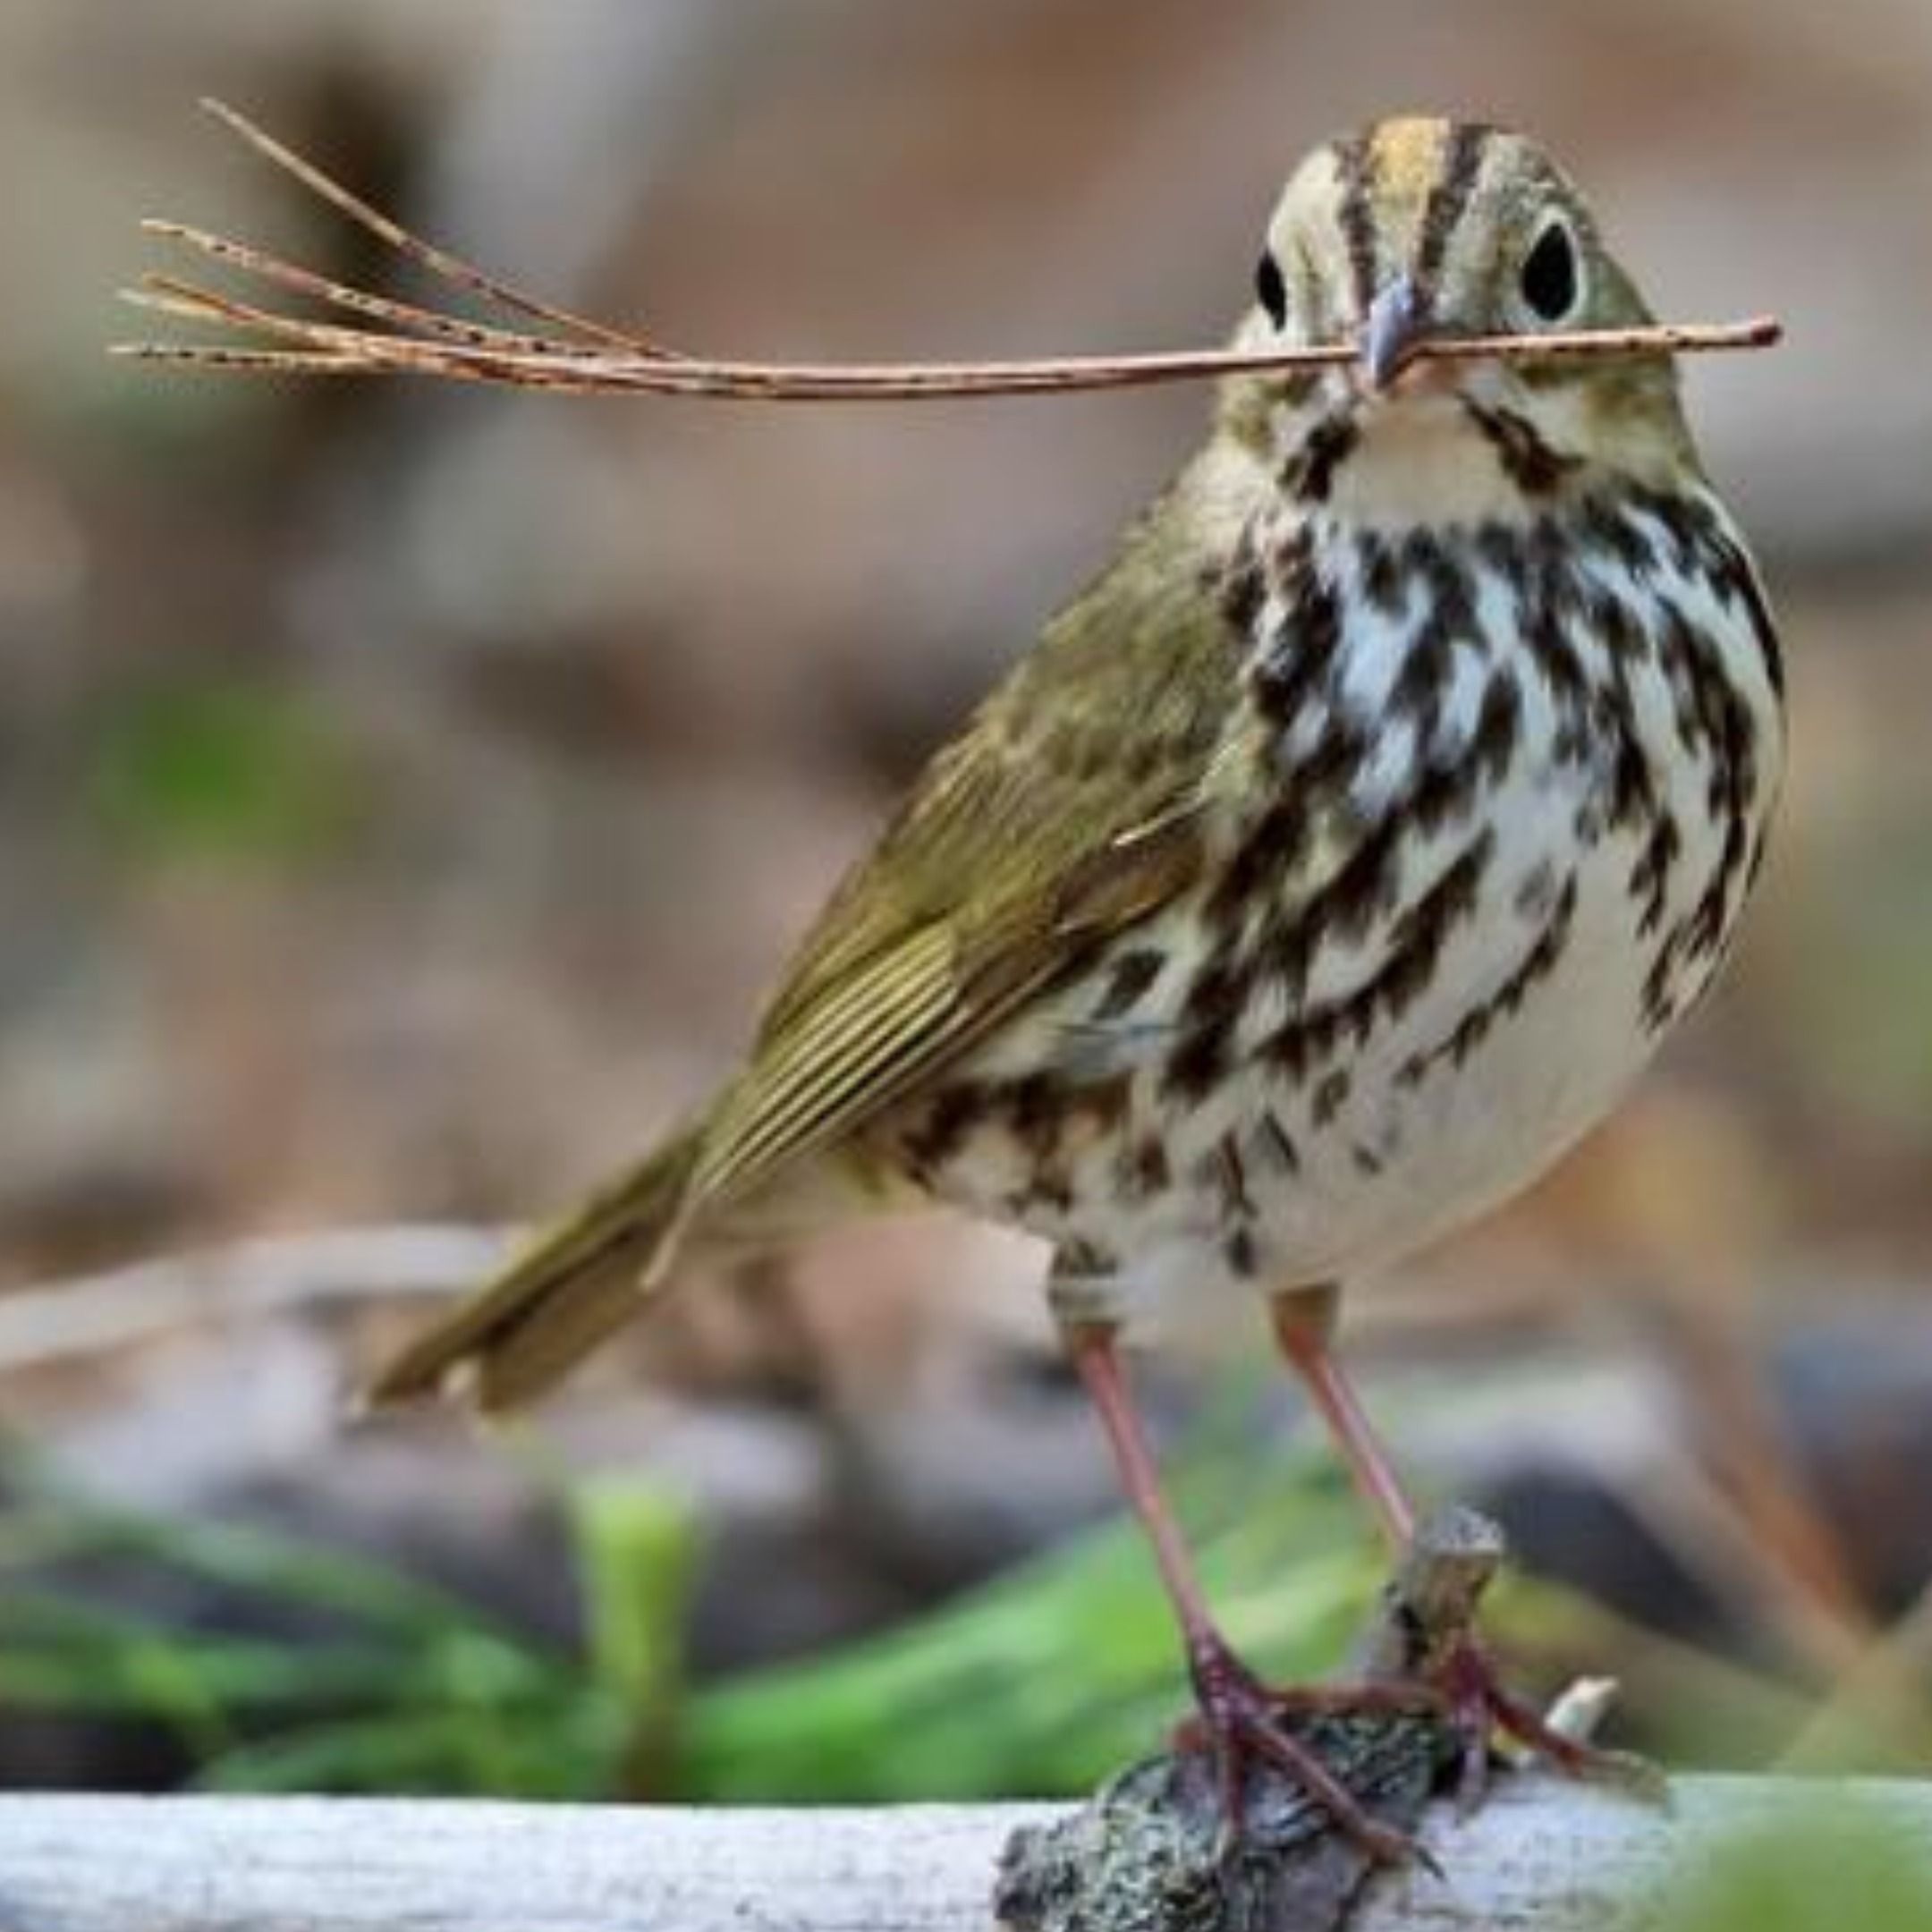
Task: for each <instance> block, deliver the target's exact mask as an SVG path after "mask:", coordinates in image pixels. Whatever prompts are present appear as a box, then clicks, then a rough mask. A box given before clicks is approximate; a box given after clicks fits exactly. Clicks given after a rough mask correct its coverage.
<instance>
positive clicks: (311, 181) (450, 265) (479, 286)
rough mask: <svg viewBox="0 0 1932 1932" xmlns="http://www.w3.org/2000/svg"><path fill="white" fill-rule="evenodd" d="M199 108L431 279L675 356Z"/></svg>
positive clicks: (230, 112)
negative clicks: (534, 289) (552, 297)
mask: <svg viewBox="0 0 1932 1932" xmlns="http://www.w3.org/2000/svg"><path fill="white" fill-rule="evenodd" d="M200 105H201V108H202V111H203V112H204V113H206V114H212V115H214V117H215V118H216V120H217V121H219V122H220V123H222V125H223V126H224V127H225V128H227V129H228V130H229V131H231V132H232V133H234V134H237V135H239V136H240V137H241V138H242V140H244V141H246V142H247V143H248V145H249V146H250V148H254V150H255V151H256V153H258V155H260V156H262V157H263V158H264V159H266V160H267V161H269V162H271V163H272V164H273V165H275V166H276V167H278V168H280V169H281V170H282V171H283V172H284V174H292V175H293V176H294V177H295V179H296V180H297V181H299V182H301V184H302V186H303V187H304V188H306V189H308V190H309V192H310V193H311V194H313V195H316V196H318V197H319V198H320V199H322V200H324V201H326V202H327V203H328V204H329V206H330V207H331V208H336V209H338V210H339V211H340V212H341V213H342V214H343V215H345V216H348V218H349V219H350V220H351V221H352V222H353V223H354V224H355V225H356V226H357V227H359V228H361V229H364V230H366V231H367V232H368V233H370V234H372V235H374V236H375V237H376V238H377V241H379V242H385V243H386V244H387V245H388V246H389V247H390V248H392V249H394V250H396V252H397V253H398V254H400V255H404V256H407V257H408V258H409V259H410V260H411V261H413V262H417V263H419V264H420V266H421V267H424V268H427V269H428V271H429V273H430V274H431V275H436V276H437V277H438V278H439V279H441V280H443V281H445V282H452V283H454V284H457V285H458V286H459V287H461V288H466V289H468V290H469V291H470V292H471V293H472V294H475V295H478V296H480V297H481V298H482V299H483V300H484V301H491V302H495V303H496V305H497V306H498V307H499V308H502V309H509V310H510V311H511V312H512V313H513V314H514V315H521V316H524V317H527V318H530V319H531V320H533V321H538V322H553V323H555V324H556V325H557V326H558V327H560V328H563V329H567V330H569V331H571V332H572V334H574V335H585V336H588V337H589V338H590V339H591V340H592V341H594V342H599V343H604V344H606V346H607V347H609V348H612V349H616V350H621V351H623V352H626V353H628V354H631V355H639V356H648V357H655V356H667V357H668V356H674V355H675V354H676V353H677V352H676V351H675V350H674V349H669V348H666V347H665V344H664V343H660V342H658V341H657V340H655V339H654V338H653V337H651V336H648V335H640V334H639V333H637V332H636V331H634V330H623V329H614V328H612V327H610V326H608V325H607V324H606V323H602V322H597V321H593V320H592V319H591V318H589V317H588V316H580V315H577V314H575V313H573V312H572V310H570V309H563V308H559V307H558V306H557V305H556V304H555V302H551V301H545V300H543V299H542V298H541V297H540V296H536V295H530V294H526V293H525V292H523V291H522V290H521V289H519V288H514V287H513V286H512V285H511V284H509V283H507V282H504V281H502V280H500V279H499V278H498V277H496V275H490V274H488V273H487V272H486V271H485V270H484V269H481V268H479V267H476V266H475V265H474V264H473V263H471V262H468V261H465V260H464V259H463V258H462V256H460V255H454V254H452V253H451V252H450V251H449V250H447V249H441V248H438V247H436V244H435V243H434V242H426V241H424V240H423V239H422V237H421V236H419V235H416V234H412V233H411V232H410V231H409V230H408V229H407V228H405V227H403V226H402V224H401V223H400V222H397V221H394V220H392V219H391V218H390V217H389V216H386V215H385V214H384V213H383V212H382V210H381V209H380V208H373V207H371V206H370V205H369V203H368V202H367V201H365V200H363V199H361V197H360V195H357V194H355V193H353V192H352V191H351V190H349V189H347V188H345V187H343V184H342V183H341V182H339V181H337V180H335V177H334V176H333V175H330V174H325V173H324V172H323V171H322V170H321V169H320V168H318V166H316V165H315V164H314V163H313V162H312V161H309V160H305V159H304V158H303V157H301V155H299V154H297V153H296V152H295V150H294V149H293V148H285V147H284V146H283V144H282V143H281V142H280V141H278V140H275V137H274V135H272V134H270V133H268V132H267V131H266V130H265V129H262V128H259V127H258V126H257V125H256V124H255V123H254V122H252V121H250V119H249V117H248V116H247V115H246V114H242V113H241V112H240V111H239V110H238V109H236V108H233V107H231V106H228V104H227V103H226V102H225V101H219V100H216V99H215V98H214V97H212V96H208V95H204V96H203V97H202V99H201V104H200Z"/></svg>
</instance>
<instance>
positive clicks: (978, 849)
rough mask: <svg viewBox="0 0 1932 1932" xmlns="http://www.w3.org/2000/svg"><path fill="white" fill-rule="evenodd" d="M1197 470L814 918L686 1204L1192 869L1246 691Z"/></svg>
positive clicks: (895, 1087) (819, 1137) (938, 1055)
mask: <svg viewBox="0 0 1932 1932" xmlns="http://www.w3.org/2000/svg"><path fill="white" fill-rule="evenodd" d="M1202 496H1203V493H1202V492H1201V491H1200V489H1199V487H1198V485H1197V484H1196V483H1195V482H1194V479H1192V477H1191V476H1187V475H1184V476H1183V477H1182V480H1181V482H1180V483H1178V484H1177V485H1176V486H1175V487H1174V489H1173V490H1171V491H1170V492H1169V493H1168V495H1167V496H1165V498H1164V499H1163V500H1162V502H1161V503H1160V504H1157V506H1156V508H1155V509H1154V511H1153V512H1151V513H1149V515H1148V517H1147V518H1145V519H1143V521H1141V523H1140V525H1138V526H1137V527H1136V529H1135V530H1134V531H1132V532H1131V534H1130V537H1129V538H1128V541H1127V543H1126V545H1125V547H1123V552H1122V555H1121V557H1120V559H1119V561H1117V562H1116V563H1114V566H1113V567H1112V569H1110V570H1109V571H1108V572H1107V573H1106V575H1105V576H1103V577H1102V578H1101V579H1100V580H1098V582H1097V583H1096V584H1095V585H1094V586H1093V587H1092V588H1091V589H1089V590H1088V591H1087V592H1086V593H1085V594H1084V595H1083V596H1082V597H1080V598H1079V599H1078V600H1077V601H1076V602H1075V603H1074V604H1072V606H1069V607H1068V609H1067V610H1066V611H1064V612H1063V614H1061V615H1060V616H1059V617H1058V618H1056V619H1055V622H1054V623H1052V624H1051V625H1050V626H1049V627H1048V629H1047V632H1046V634H1045V636H1044V637H1043V638H1042V640H1041V641H1040V643H1039V645H1038V647H1037V648H1036V649H1035V650H1034V651H1033V652H1032V653H1031V654H1030V656H1029V657H1027V658H1026V659H1024V660H1023V661H1022V662H1021V665H1019V666H1018V667H1017V668H1016V669H1015V670H1014V671H1013V674H1012V675H1011V676H1009V677H1008V678H1007V680H1006V681H1005V682H1004V684H1003V685H1002V686H1001V687H1000V688H999V690H998V691H996V692H995V693H994V695H993V696H992V698H991V699H988V700H987V703H986V704H985V705H984V706H983V707H982V708H981V709H980V710H979V714H978V715H977V716H975V718H974V720H973V721H972V724H971V725H970V727H969V728H968V730H967V731H966V732H965V733H963V734H962V736H961V737H960V738H959V739H958V740H956V741H954V742H953V744H952V745H950V746H949V747H947V748H946V750H944V751H942V752H941V753H940V754H939V756H938V757H937V758H936V759H935V760H934V762H933V764H932V765H931V767H929V768H928V772H927V774H926V775H925V777H924V779H923V780H922V781H921V783H920V784H919V786H918V787H917V788H916V789H915V791H914V792H913V793H912V795H911V797H910V799H909V800H908V801H907V802H906V803H905V805H904V806H903V807H902V809H901V811H900V813H899V815H898V817H897V818H895V819H894V822H893V824H892V826H890V827H889V829H888V830H887V832H886V834H885V837H884V838H883V840H882V841H881V842H880V843H879V845H878V846H877V848H876V850H875V851H874V852H872V854H871V855H870V856H869V858H868V859H867V860H864V861H863V862H862V863H861V864H860V866H859V867H858V868H857V869H855V870H854V871H853V872H852V875H851V876H850V877H848V878H847V879H846V881H845V883H844V884H843V886H842V887H841V888H840V890H839V891H838V893H837V894H835V896H834V898H833V900H832V902H830V904H829V905H828V906H827V907H826V911H825V912H824V913H823V914H822V915H821V917H820V919H819V920H818V925H817V926H816V927H815V928H813V930H812V931H811V933H810V934H809V936H807V939H806V941H805V943H804V945H803V947H802V948H801V952H800V953H799V954H798V956H797V958H796V960H795V962H794V963H793V965H792V970H791V972H790V974H789V975H788V977H787V978H786V979H785V981H784V984H783V985H782V986H781V987H780V988H779V991H778V993H777V995H776V996H775V999H774V1000H773V1002H772V1004H771V1005H770V1007H769V1009H768V1011H767V1014H766V1017H765V1021H764V1023H763V1025H762V1027H761V1029H760V1031H759V1034H758V1040H757V1043H756V1046H755V1047H754V1050H753V1052H752V1055H751V1056H750V1061H749V1063H747V1066H746V1068H745V1070H744V1072H742V1074H741V1076H740V1077H739V1078H738V1080H735V1081H734V1082H733V1085H732V1086H731V1087H730V1088H729V1089H727V1090H726V1091H725V1092H724V1095H722V1096H721V1097H720V1099H719V1101H718V1104H717V1106H716V1109H715V1110H714V1111H713V1113H712V1114H711V1115H710V1117H709V1119H708V1123H707V1125H706V1128H705V1131H704V1133H703V1137H702V1140H703V1144H702V1148H701V1150H700V1153H699V1158H698V1162H697V1165H696V1167H695V1169H694V1171H693V1174H692V1175H691V1187H690V1191H689V1192H688V1194H687V1197H686V1218H689V1217H690V1216H692V1215H695V1214H698V1213H700V1212H702V1211H703V1210H704V1209H705V1208H707V1206H708V1205H709V1204H711V1203H714V1202H716V1201H717V1200H718V1199H721V1198H722V1197H724V1196H725V1195H727V1194H732V1195H736V1194H741V1193H742V1192H744V1191H747V1190H749V1189H750V1188H752V1187H755V1186H757V1185H758V1183H759V1182H762V1181H763V1180H765V1179H766V1178H767V1177H768V1176H769V1175H770V1174H772V1173H773V1172H774V1171H775V1169H777V1168H778V1167H780V1166H782V1165H786V1164H788V1163H790V1162H792V1161H793V1160H796V1159H797V1158H799V1157H801V1156H802V1155H804V1154H807V1153H809V1152H811V1151H813V1150H814V1149H817V1148H823V1147H825V1146H826V1145H827V1144H828V1143H829V1142H831V1141H832V1140H835V1139H836V1138H838V1137H839V1136H840V1135H842V1134H843V1133H844V1132H846V1131H849V1130H850V1129H852V1127H854V1126H855V1125H857V1124H858V1123H860V1122H861V1121H863V1120H865V1119H867V1118H869V1117H870V1116H872V1115H873V1114H876V1113H877V1111H878V1110H879V1109H880V1108H881V1107H883V1106H885V1105H887V1104H888V1103H889V1102H890V1101H892V1100H893V1099H894V1098H895V1097H898V1096H900V1095H901V1094H902V1093H904V1092H905V1091H906V1090H907V1089H908V1088H909V1086H911V1084H912V1083H913V1082H915V1081H917V1080H920V1079H922V1078H923V1077H924V1076H926V1075H927V1074H928V1073H930V1072H933V1071H934V1070H935V1069H936V1068H937V1067H938V1066H941V1065H943V1064H945V1063H947V1062H948V1061H950V1060H952V1059H953V1058H955V1057H956V1056H957V1055H960V1054H961V1053H962V1052H963V1051H965V1050H966V1049H967V1048H968V1047H970V1046H972V1045H973V1044H975V1043H976V1042H978V1041H979V1040H980V1039H982V1038H985V1036H986V1035H987V1032H988V1031H989V1030H992V1029H993V1028H995V1027H996V1026H997V1025H998V1023H999V1022H1000V1021H1002V1020H1003V1019H1004V1018H1005V1017H1006V1016H1007V1015H1008V1014H1010V1013H1012V1012H1013V1010H1014V1009H1015V1007H1017V1006H1018V1005H1019V1004H1021V1003H1022V1002H1024V1001H1025V1000H1026V999H1027V998H1028V997H1030V996H1032V995H1034V994H1036V993H1038V992H1039V991H1041V990H1042V989H1044V988H1046V987H1049V986H1051V985H1053V984H1054V983H1055V982H1056V981H1057V980H1058V979H1061V978H1062V977H1063V975H1064V974H1065V973H1067V972H1068V971H1069V970H1072V968H1073V967H1074V966H1076V965H1077V964H1078V963H1079V962H1080V961H1081V960H1083V959H1084V958H1086V957H1088V956H1089V954H1090V953H1091V951H1092V949H1093V948H1094V946H1095V945H1097V943H1098V942H1099V941H1101V940H1103V939H1105V938H1106V937H1107V936H1111V935H1113V934H1114V933H1117V932H1119V931H1120V930H1122V929H1123V928H1125V927H1128V926H1131V925H1132V924H1133V923H1135V922H1136V921H1137V920H1139V919H1144V918H1145V917H1146V916H1147V915H1148V913H1150V912H1152V911H1155V910H1156V909H1157V907H1159V906H1161V905H1163V904H1165V902H1167V901H1168V900H1170V899H1171V898H1173V897H1174V894H1176V893H1178V892H1180V891H1181V890H1182V889H1183V888H1184V887H1185V886H1186V885H1188V884H1190V883H1191V881H1192V880H1193V879H1194V878H1196V877H1199V867H1200V863H1201V857H1202V852H1203V842H1204V838H1205V837H1206V835H1207V832H1208V823H1207V821H1208V816H1209V813H1210V811H1211V809H1212V807H1211V800H1210V795H1209V792H1208V788H1207V785H1206V780H1207V778H1208V774H1209V772H1210V770H1211V768H1212V767H1213V764H1214V760H1215V758H1216V752H1217V751H1218V750H1219V749H1220V747H1221V745H1222V743H1223V741H1224V736H1225V734H1226V733H1227V730H1228V727H1229V720H1230V718H1231V716H1232V715H1233V710H1234V694H1235V691H1236V690H1237V687H1238V682H1239V665H1240V650H1239V646H1238V643H1237V640H1236V639H1235V636H1234V633H1233V628H1232V627H1231V625H1230V623H1229V622H1228V620H1227V618H1226V616H1225V614H1224V610H1223V606H1222V597H1221V591H1220V584H1221V581H1222V576H1223V572H1222V569H1221V568H1220V567H1219V564H1220V563H1223V562H1224V559H1225V555H1226V551H1227V549H1228V547H1229V546H1228V542H1227V538H1226V535H1225V531H1224V528H1223V527H1221V526H1222V524H1224V519H1222V520H1218V521H1217V520H1216V519H1215V518H1214V516H1213V514H1212V508H1211V505H1208V504H1204V503H1203V502H1202Z"/></svg>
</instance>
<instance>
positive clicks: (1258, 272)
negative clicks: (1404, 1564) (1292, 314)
mask: <svg viewBox="0 0 1932 1932" xmlns="http://www.w3.org/2000/svg"><path fill="white" fill-rule="evenodd" d="M1254 288H1255V297H1256V299H1257V300H1258V301H1259V302H1260V304H1261V306H1262V307H1263V308H1264V309H1267V315H1268V320H1269V321H1271V322H1272V323H1273V324H1274V325H1275V327H1276V328H1283V327H1285V326H1286V325H1287V321H1288V284H1287V283H1286V282H1285V281H1284V280H1283V278H1282V272H1281V264H1280V263H1279V262H1278V261H1276V260H1275V251H1274V250H1272V249H1264V250H1262V251H1261V259H1260V260H1259V261H1258V262H1257V263H1256V264H1255V272H1254Z"/></svg>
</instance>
